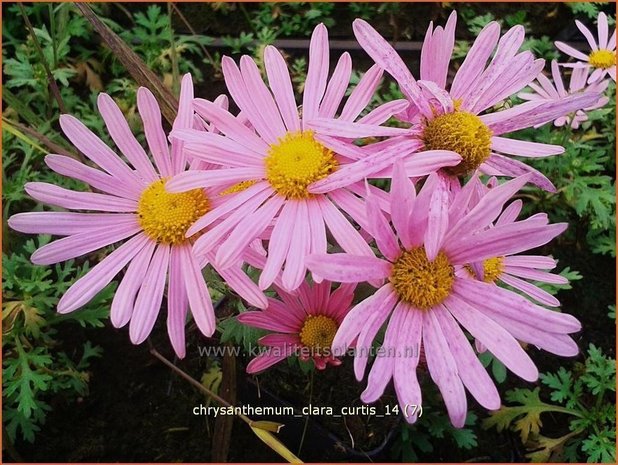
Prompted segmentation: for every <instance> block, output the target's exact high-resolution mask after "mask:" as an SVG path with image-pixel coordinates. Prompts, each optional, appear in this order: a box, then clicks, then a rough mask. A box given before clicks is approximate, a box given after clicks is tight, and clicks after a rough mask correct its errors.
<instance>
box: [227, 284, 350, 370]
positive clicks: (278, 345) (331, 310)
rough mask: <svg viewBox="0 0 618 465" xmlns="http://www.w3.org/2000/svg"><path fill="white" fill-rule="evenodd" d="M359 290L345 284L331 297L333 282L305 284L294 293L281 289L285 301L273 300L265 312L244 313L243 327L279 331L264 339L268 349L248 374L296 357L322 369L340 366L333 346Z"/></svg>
mask: <svg viewBox="0 0 618 465" xmlns="http://www.w3.org/2000/svg"><path fill="white" fill-rule="evenodd" d="M355 287H356V285H351V284H341V285H340V286H339V287H338V288H337V290H335V291H334V292H333V293H332V294H331V283H330V281H326V280H323V281H322V282H321V283H319V284H313V285H309V284H308V283H307V282H306V281H305V282H303V284H301V285H300V287H299V288H298V289H297V290H296V292H295V293H294V294H288V293H287V292H285V291H283V290H281V289H278V294H279V296H280V297H281V300H277V299H273V298H269V299H268V308H266V309H265V310H262V311H251V312H245V313H242V314H240V315H239V316H238V321H240V322H241V323H243V324H246V325H249V326H253V327H255V328H262V329H267V330H269V331H276V332H277V333H276V334H268V335H266V336H264V337H262V338H260V340H259V343H260V344H261V345H264V346H267V347H268V349H267V350H266V352H264V353H261V354H260V355H258V356H257V357H255V358H254V359H253V360H251V362H250V363H249V365H247V372H248V373H257V372H259V371H262V370H265V369H266V368H269V367H271V366H272V365H274V364H275V363H278V362H280V361H281V360H284V359H286V358H287V357H289V356H290V355H293V354H296V355H298V357H299V358H300V359H301V360H303V361H307V360H313V362H314V364H315V367H316V368H317V369H318V370H323V369H324V368H326V367H327V366H328V365H335V366H337V365H340V364H341V360H339V359H338V358H336V357H334V356H333V355H332V353H331V350H330V347H331V344H332V342H333V338H334V337H335V333H336V332H337V329H339V326H341V322H342V321H343V319H344V317H345V316H346V315H347V313H348V312H349V311H350V305H351V304H352V299H353V298H354V289H355Z"/></svg>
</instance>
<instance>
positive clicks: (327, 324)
mask: <svg viewBox="0 0 618 465" xmlns="http://www.w3.org/2000/svg"><path fill="white" fill-rule="evenodd" d="M336 332H337V322H336V321H335V320H333V319H332V318H329V317H327V316H324V315H310V316H308V317H307V319H306V320H305V323H304V324H303V329H301V330H300V342H302V343H303V345H305V346H307V347H311V348H312V349H315V350H318V351H319V350H320V349H328V348H330V345H331V344H332V342H333V339H334V338H335V333H336Z"/></svg>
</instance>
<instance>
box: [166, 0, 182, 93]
mask: <svg viewBox="0 0 618 465" xmlns="http://www.w3.org/2000/svg"><path fill="white" fill-rule="evenodd" d="M171 5H172V4H171V2H167V20H168V23H169V24H168V26H169V28H170V56H171V59H172V92H174V95H178V83H179V75H180V72H179V70H178V55H177V54H176V41H175V40H174V28H173V27H172V6H171Z"/></svg>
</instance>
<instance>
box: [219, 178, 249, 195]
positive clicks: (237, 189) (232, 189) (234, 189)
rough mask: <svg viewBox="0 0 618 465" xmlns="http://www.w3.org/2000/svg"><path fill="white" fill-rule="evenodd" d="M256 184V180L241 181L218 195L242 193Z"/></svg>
mask: <svg viewBox="0 0 618 465" xmlns="http://www.w3.org/2000/svg"><path fill="white" fill-rule="evenodd" d="M256 182H257V179H249V180H247V181H241V182H239V183H236V184H234V185H233V186H230V187H228V188H227V189H225V190H223V191H221V192H220V193H219V195H229V194H235V193H236V192H242V191H244V190H245V189H249V188H250V187H251V186H253V185H254V184H255V183H256Z"/></svg>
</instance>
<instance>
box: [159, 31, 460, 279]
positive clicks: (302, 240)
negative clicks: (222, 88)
mask: <svg viewBox="0 0 618 465" xmlns="http://www.w3.org/2000/svg"><path fill="white" fill-rule="evenodd" d="M329 60H330V58H329V48H328V33H327V30H326V27H325V26H324V25H323V24H320V25H318V26H317V27H316V28H315V30H314V31H313V34H312V36H311V43H310V47H309V67H308V73H307V79H306V82H305V85H304V91H303V96H302V110H301V115H299V110H298V108H297V106H296V100H295V97H294V91H293V87H292V81H291V79H290V75H289V73H288V69H287V65H286V63H285V60H284V59H283V56H282V55H281V53H280V52H279V51H278V50H277V49H276V48H275V47H272V46H268V47H266V49H265V51H264V67H265V69H266V74H267V77H268V84H269V85H268V86H266V84H265V83H264V81H263V80H262V77H261V75H260V71H259V68H258V66H257V64H256V63H255V62H254V60H253V59H252V58H250V57H248V56H243V57H242V58H241V60H240V67H238V66H237V65H236V63H235V62H234V61H233V60H232V59H231V58H229V57H224V58H223V60H222V67H223V74H224V77H225V82H226V85H227V87H228V89H229V91H230V94H231V95H232V97H233V98H234V101H235V102H236V104H237V105H238V107H239V108H240V110H241V114H242V115H243V116H244V117H246V118H247V120H248V122H249V123H250V126H251V127H248V126H247V125H245V124H243V123H242V122H240V121H239V120H237V119H236V118H234V117H233V116H232V115H231V114H230V113H229V112H227V111H225V110H223V109H221V108H219V107H217V106H216V105H214V104H212V103H211V102H209V101H207V100H202V99H196V100H195V101H194V107H195V109H196V112H197V113H198V114H199V115H200V116H202V117H203V118H205V119H206V120H207V121H211V122H213V123H214V124H215V125H216V126H217V128H218V129H219V130H220V131H221V132H222V133H223V135H219V134H207V133H204V132H202V131H195V130H190V129H184V130H179V131H173V133H172V135H173V136H174V137H178V138H181V139H182V140H184V141H185V144H186V145H185V150H186V153H187V154H188V155H190V156H192V157H195V158H196V159H200V160H204V161H206V162H209V163H213V164H215V165H217V166H220V167H221V169H218V170H211V171H203V172H200V171H191V172H187V173H181V174H180V175H178V176H177V177H175V178H174V179H172V180H171V181H170V182H169V183H168V184H167V188H168V189H169V190H170V192H183V191H187V190H190V189H195V188H198V187H207V186H226V187H228V188H230V189H231V190H232V191H235V192H236V193H234V194H233V195H231V196H230V198H229V200H228V201H226V202H225V203H223V204H221V206H220V207H218V208H213V209H212V210H211V211H210V212H209V213H207V214H206V215H205V216H204V217H202V218H201V219H200V220H198V221H197V222H196V223H195V224H194V225H193V226H192V227H191V228H190V229H189V230H188V232H187V233H188V234H194V233H196V232H198V231H200V230H201V229H202V228H204V227H206V226H209V225H210V224H211V223H212V222H213V221H215V220H217V219H219V218H221V217H222V216H223V215H229V216H227V218H226V219H225V221H223V222H221V223H220V224H219V225H217V226H216V227H213V228H211V229H210V230H209V231H207V232H205V233H204V234H203V235H202V236H201V237H200V238H198V239H197V240H196V242H195V247H194V251H195V253H196V254H197V255H198V256H199V255H202V254H204V253H207V252H210V251H211V250H212V249H213V247H214V246H215V245H216V244H217V243H218V242H219V241H220V240H222V239H223V242H222V244H221V247H220V248H219V249H218V251H217V254H216V262H217V263H218V264H219V266H220V267H221V268H226V267H227V266H230V265H231V264H233V263H235V262H236V261H237V260H238V259H239V258H240V257H241V256H242V255H243V253H244V252H245V250H246V249H247V247H248V246H249V244H250V243H251V242H252V241H254V240H255V239H256V238H262V239H268V245H267V251H268V257H267V260H266V263H265V266H264V268H263V271H262V273H261V275H260V278H259V286H260V288H261V289H266V288H268V287H269V286H270V285H271V284H272V283H273V281H274V280H275V278H276V277H277V276H278V275H279V274H280V273H282V285H283V287H284V288H285V289H286V290H287V291H293V290H294V289H296V288H297V287H298V286H299V285H300V284H301V283H302V282H303V280H304V279H305V275H306V270H307V268H306V265H305V257H306V255H307V254H309V253H325V252H326V247H327V238H326V234H327V229H328V230H329V231H330V232H331V234H332V237H333V239H334V242H335V243H337V244H338V245H340V246H341V247H342V248H343V249H344V250H346V251H348V252H350V253H354V254H357V255H367V256H369V255H372V252H371V249H370V247H369V245H368V244H367V242H366V240H365V239H364V238H363V237H362V236H361V234H359V232H358V231H357V230H356V228H355V227H354V226H353V224H352V222H351V220H350V219H349V218H348V217H346V216H345V215H344V213H342V211H343V212H345V213H347V214H348V215H349V216H350V217H351V218H352V219H353V220H354V221H355V222H356V223H358V224H359V225H360V226H361V227H363V228H364V226H365V225H366V224H367V218H366V217H365V211H364V207H363V201H362V197H363V196H364V195H365V189H364V186H363V184H362V182H355V181H348V180H345V179H344V180H343V182H339V183H338V184H337V185H336V186H332V187H331V188H329V189H326V190H325V191H323V192H322V193H321V194H320V195H314V194H312V193H310V192H309V190H308V188H309V186H310V185H311V184H312V183H314V182H315V181H317V180H320V179H328V178H329V176H330V175H332V174H331V173H335V174H336V173H337V172H338V171H340V170H343V169H344V167H345V166H347V165H349V164H350V163H352V162H353V161H354V160H357V159H358V158H359V157H360V156H364V155H365V153H364V152H362V151H360V150H359V149H358V147H357V146H355V145H354V144H352V143H351V141H352V140H353V139H356V138H359V137H370V136H394V135H398V134H405V133H406V132H407V131H408V130H407V129H400V128H391V127H382V126H380V125H381V124H382V123H383V122H384V121H386V120H387V119H388V118H390V117H391V116H392V115H393V114H394V113H398V112H401V111H403V110H404V109H405V108H406V107H407V106H408V103H407V102H406V101H405V100H395V101H392V102H388V103H385V104H383V105H381V106H379V107H377V108H376V109H374V110H373V111H371V112H369V113H368V114H366V115H365V116H362V117H361V116H360V115H361V112H362V111H363V110H364V109H365V107H366V106H367V105H368V103H369V102H370V100H371V98H372V96H373V94H374V92H375V90H376V88H377V86H378V85H379V82H380V78H381V76H382V71H381V70H380V69H379V68H378V67H377V66H374V67H372V68H371V69H369V70H368V71H367V72H366V73H365V74H364V76H363V77H362V79H361V80H360V82H359V83H358V85H357V86H356V87H355V88H354V90H352V92H351V94H350V96H349V97H348V99H347V100H346V102H345V104H344V105H343V106H342V109H341V113H340V114H339V116H337V117H335V115H336V114H337V113H338V109H339V108H340V106H341V103H342V101H343V97H344V94H345V91H346V89H347V88H348V86H349V81H350V75H351V70H352V64H351V59H350V56H349V54H348V53H344V54H342V55H341V57H340V58H339V61H338V63H337V66H336V67H335V70H334V71H333V73H332V76H331V78H330V79H328V74H329ZM316 121H320V122H321V124H322V125H323V126H325V127H329V125H330V124H331V123H333V122H337V123H338V124H339V125H340V127H342V128H343V130H342V131H341V132H340V133H339V134H337V135H335V136H332V137H331V136H325V135H324V133H323V131H322V130H321V129H319V128H318V127H316V126H313V123H314V122H316ZM459 159H460V157H459V156H458V155H456V154H454V153H452V152H445V151H439V152H437V153H434V156H433V157H432V158H429V157H426V158H423V157H419V158H416V159H414V160H411V162H410V163H409V164H408V165H407V166H406V168H407V169H408V174H409V175H410V176H422V175H426V174H428V173H430V172H432V171H435V170H436V169H438V168H440V167H442V166H450V165H453V164H456V163H457V162H458V161H459ZM363 164H364V161H362V160H361V161H360V162H359V165H358V166H363ZM356 181H358V179H357V180H356ZM375 190H377V189H375ZM271 226H272V232H270V231H269V228H270V227H271ZM284 264H285V266H284ZM282 269H283V271H281V270H282ZM316 279H318V277H316Z"/></svg>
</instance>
